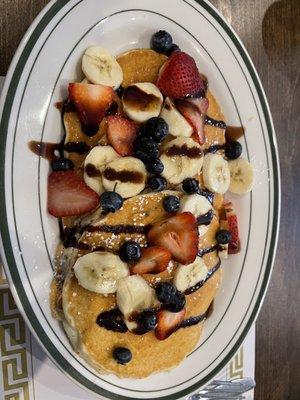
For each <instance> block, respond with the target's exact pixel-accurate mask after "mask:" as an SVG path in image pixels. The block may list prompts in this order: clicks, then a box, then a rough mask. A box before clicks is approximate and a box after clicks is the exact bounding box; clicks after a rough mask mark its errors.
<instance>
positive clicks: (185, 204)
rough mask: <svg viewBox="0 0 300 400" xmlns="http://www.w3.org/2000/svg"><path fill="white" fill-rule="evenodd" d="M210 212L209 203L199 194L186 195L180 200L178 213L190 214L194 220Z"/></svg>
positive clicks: (210, 206)
mask: <svg viewBox="0 0 300 400" xmlns="http://www.w3.org/2000/svg"><path fill="white" fill-rule="evenodd" d="M210 210H212V205H211V203H210V202H209V201H208V200H207V198H206V197H205V196H201V195H200V194H190V195H188V194H187V195H184V196H182V198H181V200H180V211H181V212H191V213H192V214H194V216H195V217H196V218H198V217H199V216H200V215H204V214H207V213H208V212H209V211H210Z"/></svg>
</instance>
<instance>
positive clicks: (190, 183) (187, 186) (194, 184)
mask: <svg viewBox="0 0 300 400" xmlns="http://www.w3.org/2000/svg"><path fill="white" fill-rule="evenodd" d="M182 189H183V190H184V191H185V193H187V194H193V193H197V192H198V191H199V182H198V181H197V179H194V178H186V179H185V180H184V181H183V182H182Z"/></svg>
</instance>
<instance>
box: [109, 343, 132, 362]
mask: <svg viewBox="0 0 300 400" xmlns="http://www.w3.org/2000/svg"><path fill="white" fill-rule="evenodd" d="M113 357H114V359H115V360H116V361H117V363H118V364H127V363H129V361H131V359H132V353H131V351H130V350H129V349H126V348H125V347H117V348H116V349H114V351H113Z"/></svg>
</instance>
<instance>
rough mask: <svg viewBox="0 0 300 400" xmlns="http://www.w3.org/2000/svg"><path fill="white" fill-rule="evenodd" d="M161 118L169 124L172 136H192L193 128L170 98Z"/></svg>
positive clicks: (164, 106)
mask: <svg viewBox="0 0 300 400" xmlns="http://www.w3.org/2000/svg"><path fill="white" fill-rule="evenodd" d="M160 116H161V118H163V119H164V120H165V121H166V123H167V124H168V127H169V133H170V135H172V136H185V137H190V136H192V134H193V128H192V126H191V125H190V124H189V123H188V121H187V120H186V119H185V118H184V116H183V115H182V114H180V112H179V111H178V110H177V108H176V107H175V105H174V103H173V101H172V100H171V99H170V98H169V97H167V98H166V99H165V102H164V105H163V108H162V110H161V113H160Z"/></svg>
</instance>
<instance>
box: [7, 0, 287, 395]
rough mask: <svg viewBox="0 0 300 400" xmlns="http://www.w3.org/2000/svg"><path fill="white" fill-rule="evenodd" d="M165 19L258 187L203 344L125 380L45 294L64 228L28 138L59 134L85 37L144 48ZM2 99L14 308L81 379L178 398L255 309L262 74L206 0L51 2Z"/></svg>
mask: <svg viewBox="0 0 300 400" xmlns="http://www.w3.org/2000/svg"><path fill="white" fill-rule="evenodd" d="M170 3H172V6H171V5H170ZM137 7H138V8H137ZM159 29H166V30H167V31H169V32H171V34H172V35H173V38H174V41H175V42H176V43H178V44H179V46H180V47H181V48H182V49H184V50H185V51H187V52H188V53H190V54H191V55H193V56H194V57H195V59H196V60H197V63H198V65H199V68H200V70H201V71H202V72H203V73H204V74H205V75H206V76H207V77H208V79H209V83H210V88H211V90H212V91H213V92H214V93H215V95H216V97H217V99H218V101H219V102H220V104H221V106H222V108H223V111H224V114H225V115H226V117H227V122H228V124H230V125H243V126H244V127H245V130H246V136H245V138H244V139H243V140H242V142H243V148H244V156H245V157H247V158H248V159H249V160H251V161H252V162H253V163H254V167H255V173H256V180H255V186H254V189H253V191H252V193H251V194H250V195H247V196H244V197H236V198H234V197H233V198H232V199H233V200H234V202H235V205H236V208H237V213H238V218H239V224H240V230H241V238H242V251H241V253H240V254H239V255H236V256H231V257H230V258H229V260H228V261H227V262H224V263H223V265H224V282H223V284H222V287H221V290H220V292H219V294H218V296H217V299H216V301H215V307H214V313H213V314H212V316H211V317H210V318H209V319H208V321H207V322H206V324H205V329H204V336H203V338H202V340H201V342H200V343H199V345H198V346H197V348H196V349H195V350H194V351H193V353H192V354H190V355H189V356H188V357H187V358H186V360H185V361H184V362H183V363H182V364H181V365H180V366H179V367H178V368H176V369H174V370H173V371H171V372H168V373H160V374H157V375H154V376H152V377H150V378H147V379H143V380H133V379H123V380H121V379H118V378H116V377H115V376H112V375H105V376H98V375H97V374H96V373H95V372H94V370H93V369H91V368H90V367H89V366H88V365H87V364H86V363H85V362H84V361H83V360H81V359H80V358H78V357H77V355H76V354H75V352H74V351H73V350H72V348H71V346H70V344H69V342H68V340H67V338H66V335H65V334H64V332H63V330H62V328H61V326H60V324H59V323H58V322H57V321H55V320H54V319H53V318H52V317H51V313H50V308H49V301H48V294H49V284H50V282H51V278H52V263H51V262H52V258H53V254H54V250H55V247H56V244H57V241H58V227H57V223H56V221H55V219H54V218H51V217H50V216H49V215H48V213H47V209H46V192H47V175H48V171H49V165H48V163H47V162H46V161H45V160H43V159H40V158H38V157H36V156H35V155H33V154H32V153H31V152H30V151H29V150H28V147H27V144H28V142H29V141H30V140H43V141H50V142H51V141H52V142H55V141H58V140H59V138H60V137H61V134H62V127H61V121H60V116H59V113H58V111H57V110H56V108H55V107H54V103H55V102H56V101H59V100H61V99H63V98H64V96H65V95H66V87H67V83H68V82H69V81H72V80H73V79H78V78H79V71H80V68H79V66H80V60H81V56H82V53H83V51H84V49H85V48H86V47H87V46H89V45H91V44H93V43H99V44H101V45H103V46H105V47H107V48H108V49H110V50H111V51H112V52H113V53H115V54H117V53H120V52H123V51H125V50H127V49H131V48H135V47H143V46H145V47H148V46H149V39H150V37H151V35H152V33H153V32H155V31H157V30H159ZM1 109H2V110H3V114H2V119H1V172H0V173H1V185H2V186H1V188H2V190H1V193H0V196H1V200H0V202H1V203H0V204H1V231H2V232H1V235H2V243H3V250H2V253H1V255H2V258H3V261H4V263H5V266H6V273H7V275H8V277H9V281H10V286H11V289H12V291H13V294H14V297H15V299H16V301H17V304H18V307H19V308H20V310H21V311H22V313H23V315H24V317H25V319H26V321H27V322H28V324H29V325H30V326H31V329H32V331H33V332H34V333H35V334H36V336H37V337H38V339H39V341H40V342H41V344H42V345H43V346H44V348H45V350H46V351H47V352H48V354H49V356H50V357H51V358H52V359H53V360H54V361H55V362H56V363H57V365H58V366H59V367H60V368H61V369H62V370H63V371H64V372H65V373H66V374H67V375H69V376H70V377H71V378H72V379H74V380H75V381H76V382H77V383H79V384H80V385H82V386H83V387H85V388H86V389H88V390H90V391H92V392H94V393H95V394H98V395H100V396H102V397H103V398H108V399H136V398H139V399H145V398H147V399H150V398H151V399H157V398H162V399H177V398H181V397H184V396H185V395H187V394H188V393H191V392H193V391H196V390H197V389H198V388H199V387H200V386H202V385H203V384H205V383H206V382H208V381H209V380H210V379H211V378H212V377H213V376H214V375H215V374H216V373H217V372H219V371H220V370H221V368H222V367H223V366H224V365H225V364H226V363H227V362H228V361H229V359H230V358H231V357H232V355H233V354H234V352H235V351H236V350H237V348H238V346H239V345H240V344H241V342H242V340H243V338H244V337H245V335H246V333H247V331H248V330H249V328H250V326H251V324H252V323H253V321H254V319H255V317H256V316H257V313H258V310H259V308H260V305H261V302H262V299H263V296H264V294H265V291H266V287H267V284H268V281H269V278H270V273H271V269H272V262H273V257H274V252H275V247H276V241H277V232H278V218H279V205H280V194H279V173H278V158H277V150H276V143H275V135H274V131H273V126H272V121H271V117H270V112H269V108H268V105H267V101H266V98H265V95H264V92H263V90H262V87H261V84H260V81H259V79H258V77H257V74H256V72H255V70H254V67H253V65H252V63H251V61H250V59H249V56H248V55H247V53H246V51H245V49H244V47H243V46H242V44H241V42H240V41H239V39H238V38H237V36H236V34H235V33H234V32H233V31H232V30H231V28H230V27H229V26H228V25H227V23H226V22H225V21H224V19H223V18H222V17H221V16H220V14H218V12H217V11H216V10H215V9H214V8H213V7H212V6H211V5H210V4H209V3H208V2H206V1H199V2H198V3H196V2H194V1H192V0H173V1H172V2H170V1H161V0H151V1H149V0H139V1H138V2H137V1H135V0H123V1H121V0H109V1H108V0H106V1H105V0H103V1H101V2H99V0H84V1H83V0H70V1H67V0H57V1H56V2H53V1H52V2H50V3H49V5H48V6H47V7H46V8H45V9H44V11H43V12H42V13H41V14H40V15H39V17H38V18H37V19H36V21H35V22H34V23H33V25H32V26H31V28H30V29H29V31H28V32H27V34H26V35H25V38H24V39H23V42H22V43H21V45H20V47H19V49H18V51H17V53H16V55H15V58H14V60H13V62H12V65H11V68H10V70H9V73H8V77H7V80H6V83H5V88H4V95H3V97H2V102H1ZM174 351H176V349H174ZM145 362H147V360H145Z"/></svg>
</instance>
